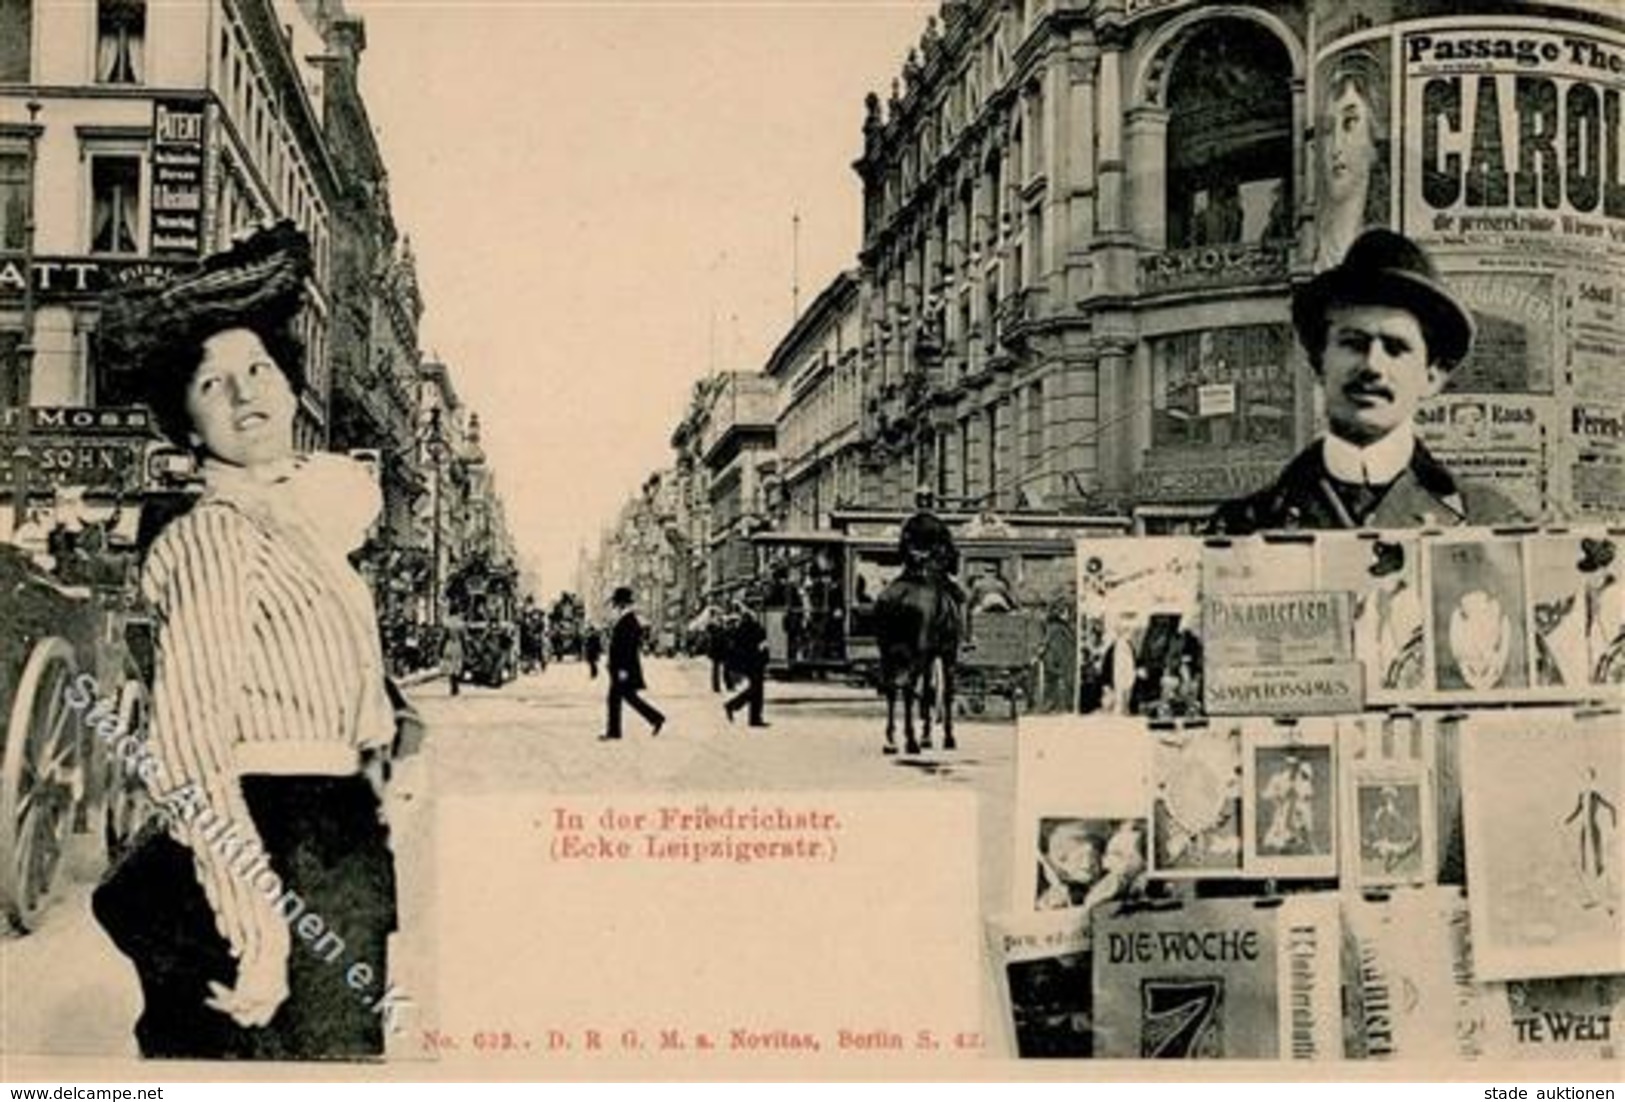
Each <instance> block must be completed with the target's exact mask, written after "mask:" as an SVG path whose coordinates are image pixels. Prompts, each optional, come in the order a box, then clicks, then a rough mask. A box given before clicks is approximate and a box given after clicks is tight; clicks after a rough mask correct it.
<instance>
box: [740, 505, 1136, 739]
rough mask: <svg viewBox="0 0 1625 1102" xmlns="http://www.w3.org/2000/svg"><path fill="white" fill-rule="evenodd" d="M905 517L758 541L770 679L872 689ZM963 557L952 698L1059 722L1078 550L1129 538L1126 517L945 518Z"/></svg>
mask: <svg viewBox="0 0 1625 1102" xmlns="http://www.w3.org/2000/svg"><path fill="white" fill-rule="evenodd" d="M907 516H908V514H906V513H900V512H882V511H870V510H862V511H841V512H836V513H834V514H833V515H832V516H831V528H829V529H822V530H817V531H809V532H763V533H758V534H757V535H756V536H754V537H753V540H754V543H755V546H756V556H757V561H756V566H757V576H758V579H759V585H760V586H761V587H762V592H763V594H764V601H763V613H764V625H765V627H766V629H767V635H768V646H769V667H768V669H769V672H770V673H772V674H774V675H776V676H779V677H797V676H807V675H809V674H811V675H826V676H828V675H834V674H839V675H848V676H852V677H855V678H858V679H861V680H864V681H867V682H873V681H874V679H875V677H876V675H877V672H878V668H879V664H880V645H879V641H878V638H877V634H876V624H875V601H876V599H877V598H878V597H879V596H880V594H881V592H882V591H883V590H884V589H885V588H886V586H887V585H889V584H890V583H891V582H892V581H893V580H894V579H895V578H896V577H897V576H898V575H899V574H900V573H901V572H902V559H901V558H900V556H899V554H898V548H897V541H898V534H899V532H900V531H901V528H902V524H903V522H904V521H905V520H906V519H907ZM939 516H940V517H941V519H942V520H943V521H944V522H945V523H947V524H948V526H949V528H950V529H951V530H952V532H953V535H954V542H955V544H956V545H957V546H958V549H959V556H960V570H959V576H958V577H959V583H960V587H961V588H962V589H963V591H964V597H965V601H964V604H965V608H964V620H965V623H964V631H963V632H962V634H961V640H962V642H961V644H960V646H959V647H958V654H957V662H956V668H957V671H958V676H957V681H958V686H957V688H958V692H959V695H960V698H961V699H962V700H963V701H964V702H965V705H966V708H967V709H968V710H969V711H970V712H972V713H980V712H982V711H985V710H986V706H987V699H988V698H989V697H1000V698H1003V699H1004V700H1005V701H1006V702H1007V705H1008V707H1009V710H1010V714H1011V715H1014V714H1016V712H1017V711H1018V710H1042V711H1050V710H1055V711H1059V710H1064V708H1065V707H1067V705H1066V703H1065V702H1066V699H1067V697H1068V695H1069V694H1070V693H1071V692H1072V691H1073V690H1072V689H1071V688H1070V686H1071V682H1072V677H1073V675H1072V674H1071V673H1070V672H1069V671H1070V663H1071V662H1072V661H1073V651H1072V649H1071V648H1072V646H1073V643H1072V632H1073V628H1072V624H1073V622H1074V620H1075V610H1076V602H1077V598H1076V577H1075V561H1074V547H1075V541H1076V540H1077V539H1078V538H1079V537H1083V536H1089V537H1099V536H1110V535H1125V534H1128V533H1129V532H1130V531H1131V530H1132V521H1130V520H1129V518H1126V517H1099V516H1064V515H1061V514H1056V513H1041V514H1040V513H1020V514H1001V515H998V516H994V515H991V514H988V513H980V514H976V513H942V514H939Z"/></svg>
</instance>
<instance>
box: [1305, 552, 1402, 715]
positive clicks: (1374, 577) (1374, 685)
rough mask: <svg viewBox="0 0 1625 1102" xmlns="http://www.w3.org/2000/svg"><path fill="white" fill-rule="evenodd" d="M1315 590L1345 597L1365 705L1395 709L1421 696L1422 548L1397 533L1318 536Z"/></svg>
mask: <svg viewBox="0 0 1625 1102" xmlns="http://www.w3.org/2000/svg"><path fill="white" fill-rule="evenodd" d="M1315 550H1316V553H1317V554H1318V556H1319V562H1318V584H1319V588H1320V589H1321V590H1322V591H1323V592H1335V593H1347V594H1348V595H1349V601H1350V618H1351V619H1352V621H1353V633H1354V657H1355V659H1356V660H1357V661H1358V662H1359V663H1360V666H1361V670H1362V684H1363V688H1364V692H1365V699H1366V701H1367V702H1368V703H1370V704H1374V705H1375V704H1398V703H1404V702H1406V701H1409V700H1415V699H1417V698H1418V697H1419V696H1420V695H1421V694H1422V692H1423V672H1424V671H1423V667H1424V662H1423V648H1422V563H1421V542H1420V540H1418V539H1417V538H1416V536H1414V535H1409V534H1406V533H1402V532H1384V533H1382V534H1381V535H1378V534H1377V533H1372V532H1362V533H1340V532H1331V533H1324V534H1321V535H1319V536H1317V538H1316V540H1315Z"/></svg>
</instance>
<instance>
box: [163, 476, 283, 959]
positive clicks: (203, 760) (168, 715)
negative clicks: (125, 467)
mask: <svg viewBox="0 0 1625 1102" xmlns="http://www.w3.org/2000/svg"><path fill="white" fill-rule="evenodd" d="M261 538H262V537H261V536H260V535H259V534H258V532H257V531H256V530H255V529H254V527H253V525H252V524H251V523H250V522H249V521H248V520H247V519H246V518H245V517H243V516H242V514H240V513H238V512H236V511H235V510H233V509H230V508H224V507H219V506H210V505H201V506H199V507H197V508H196V509H194V510H193V511H192V512H191V513H188V514H187V515H186V516H184V517H181V518H180V519H178V520H176V521H174V522H173V523H172V524H170V525H169V527H168V528H166V529H165V530H164V532H163V534H162V535H161V536H160V537H159V538H158V540H157V541H155V542H154V544H153V546H152V549H151V551H150V552H149V553H148V556H147V561H146V564H145V567H144V568H143V572H142V579H141V584H142V590H143V592H144V594H145V596H146V598H147V600H148V601H149V602H150V603H151V606H152V608H153V611H154V615H155V618H156V622H157V662H156V669H155V676H154V681H153V699H152V735H151V737H152V745H153V752H154V756H155V757H156V758H157V760H158V765H159V769H160V778H159V780H158V782H157V784H156V785H155V787H160V788H161V789H162V790H161V791H159V792H158V793H157V795H158V796H159V797H160V798H161V799H163V798H164V797H166V796H167V797H169V798H168V799H167V800H165V802H166V803H167V804H168V805H169V806H171V807H172V808H173V809H176V811H177V813H176V814H174V815H172V816H171V819H172V822H173V825H172V828H171V829H172V830H173V831H174V833H175V836H176V838H177V840H178V841H180V842H182V843H184V844H185V845H187V846H189V847H191V850H192V854H193V859H194V861H195V863H196V869H197V876H198V881H199V883H200V884H201V885H202V887H203V891H204V894H205V895H206V896H207V898H208V900H209V903H210V905H211V906H212V907H213V908H214V913H215V924H216V926H217V928H218V929H219V931H220V934H221V936H222V937H224V938H225V939H226V941H227V942H228V943H229V944H230V946H231V949H232V952H233V955H235V956H237V957H238V958H239V959H252V958H253V957H254V956H255V955H257V954H258V953H259V952H260V951H261V950H262V948H269V947H272V946H276V945H277V944H279V943H283V942H284V939H282V938H280V937H277V936H276V934H277V931H276V930H275V929H274V927H273V926H272V925H271V924H272V923H277V922H280V921H281V920H280V918H279V917H278V916H277V914H276V912H275V910H274V909H273V907H272V901H273V899H274V898H275V897H274V895H273V896H270V897H268V896H267V895H266V893H265V892H264V891H262V890H258V889H256V888H255V887H254V885H253V883H252V882H251V877H250V875H248V874H245V873H244V872H243V870H244V869H245V868H248V867H249V866H250V865H251V863H252V862H253V859H254V858H255V857H256V856H258V855H259V854H260V853H261V852H263V849H262V843H261V841H260V837H259V831H258V829H257V828H256V827H255V825H254V821H253V819H252V818H251V817H250V815H249V813H248V806H247V804H246V803H245V801H244V799H243V794H242V785H241V781H240V779H239V776H238V772H237V767H236V763H235V760H234V756H233V749H232V747H233V743H234V740H235V735H236V733H237V730H238V728H239V725H240V723H241V722H242V718H243V717H242V716H241V715H240V709H241V707H242V705H243V700H244V691H243V678H244V668H245V665H246V660H247V659H246V655H247V648H248V647H249V646H250V645H251V641H252V640H251V629H250V627H249V614H248V610H249V601H250V596H251V587H252V585H253V576H254V572H255V567H254V563H255V561H256V558H257V555H256V552H257V550H258V549H257V547H256V545H257V544H258V542H259V541H260V539H261ZM177 793H183V794H184V795H180V796H177V795H176V794H177Z"/></svg>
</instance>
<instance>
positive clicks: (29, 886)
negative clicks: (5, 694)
mask: <svg viewBox="0 0 1625 1102" xmlns="http://www.w3.org/2000/svg"><path fill="white" fill-rule="evenodd" d="M76 673H77V665H76V663H75V662H74V657H73V648H71V647H70V646H68V644H67V643H66V642H65V641H64V640H62V639H60V638H56V637H51V638H48V639H41V640H40V641H38V642H37V643H35V644H34V647H33V649H32V650H31V651H29V653H28V661H27V662H26V663H25V664H24V665H23V672H22V676H21V677H20V678H19V679H18V681H17V695H16V698H15V699H14V700H13V701H12V705H11V720H10V723H9V724H8V726H7V728H6V745H5V753H4V756H3V759H0V910H3V911H4V913H5V914H6V916H7V917H8V918H10V920H11V921H12V922H13V923H15V924H16V925H17V926H18V927H20V928H21V929H23V930H32V929H33V928H34V927H35V925H36V924H37V923H38V921H39V917H40V912H41V911H42V909H43V907H44V904H45V900H46V898H47V897H48V896H49V895H50V893H51V888H52V886H53V884H54V883H55V881H56V873H57V868H58V866H59V865H60V864H61V860H62V851H63V848H64V846H65V845H66V843H67V836H68V832H69V830H70V829H71V828H72V826H73V811H74V807H75V805H76V804H77V803H78V801H79V797H80V794H81V790H82V788H83V786H84V777H83V776H82V775H81V774H80V772H79V770H80V767H81V765H82V760H81V753H80V742H81V741H82V740H81V731H80V725H79V723H78V722H77V713H76V712H75V711H74V709H73V708H71V707H70V706H69V703H68V690H69V689H70V687H71V686H72V685H73V679H74V676H75V675H76Z"/></svg>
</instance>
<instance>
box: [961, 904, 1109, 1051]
mask: <svg viewBox="0 0 1625 1102" xmlns="http://www.w3.org/2000/svg"><path fill="white" fill-rule="evenodd" d="M987 949H988V959H989V962H990V964H991V966H992V968H993V972H994V984H995V986H996V988H997V991H998V1007H997V1015H998V1018H999V1021H1000V1023H1001V1025H1002V1026H1003V1029H1004V1052H1005V1053H1006V1054H1008V1055H1013V1056H1016V1057H1019V1058H1021V1059H1024V1060H1029V1059H1083V1058H1087V1057H1090V1056H1093V1055H1094V1014H1093V1006H1094V991H1093V989H1092V988H1091V982H1092V977H1093V974H1094V973H1093V969H1092V964H1091V962H1092V960H1093V957H1092V954H1091V951H1090V940H1089V912H1088V911H1086V910H1081V909H1072V910H1064V911H1044V912H1039V913H1027V914H1012V915H1003V916H999V917H995V918H990V919H989V920H988V923H987Z"/></svg>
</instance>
